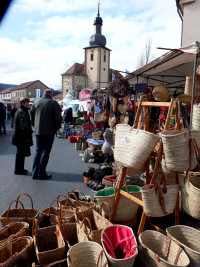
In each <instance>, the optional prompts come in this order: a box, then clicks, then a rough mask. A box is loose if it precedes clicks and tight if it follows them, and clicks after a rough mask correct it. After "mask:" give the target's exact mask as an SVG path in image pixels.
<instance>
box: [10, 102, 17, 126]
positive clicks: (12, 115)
mask: <svg viewBox="0 0 200 267" xmlns="http://www.w3.org/2000/svg"><path fill="white" fill-rule="evenodd" d="M16 111H17V107H16V106H13V108H12V109H11V111H10V115H11V127H12V128H13V121H14V117H15V112H16Z"/></svg>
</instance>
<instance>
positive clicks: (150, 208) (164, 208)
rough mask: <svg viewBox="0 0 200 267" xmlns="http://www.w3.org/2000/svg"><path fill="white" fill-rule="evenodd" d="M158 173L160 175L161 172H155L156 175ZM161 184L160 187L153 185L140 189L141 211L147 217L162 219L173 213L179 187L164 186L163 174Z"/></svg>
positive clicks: (176, 185)
mask: <svg viewBox="0 0 200 267" xmlns="http://www.w3.org/2000/svg"><path fill="white" fill-rule="evenodd" d="M159 173H161V174H162V172H157V174H156V175H158V174H159ZM162 182H164V184H163V185H162V186H161V185H158V184H157V183H155V184H148V185H144V186H143V187H142V200H143V209H144V212H145V214H146V215H147V216H151V217H163V216H166V215H168V214H170V213H173V211H174V208H175V206H176V201H177V197H178V193H179V185H178V184H173V185H166V182H165V177H164V175H163V174H162ZM162 201H163V202H162Z"/></svg>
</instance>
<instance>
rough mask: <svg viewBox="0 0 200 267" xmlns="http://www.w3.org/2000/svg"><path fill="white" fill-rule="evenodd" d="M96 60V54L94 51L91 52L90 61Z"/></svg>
mask: <svg viewBox="0 0 200 267" xmlns="http://www.w3.org/2000/svg"><path fill="white" fill-rule="evenodd" d="M93 60H94V53H93V49H91V50H90V61H93Z"/></svg>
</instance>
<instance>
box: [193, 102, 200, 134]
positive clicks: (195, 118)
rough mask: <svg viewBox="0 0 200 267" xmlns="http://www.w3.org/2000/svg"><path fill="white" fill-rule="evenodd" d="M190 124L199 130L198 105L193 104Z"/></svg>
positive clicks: (199, 115) (199, 112)
mask: <svg viewBox="0 0 200 267" xmlns="http://www.w3.org/2000/svg"><path fill="white" fill-rule="evenodd" d="M192 126H193V128H194V130H198V131H200V106H199V105H193V116H192Z"/></svg>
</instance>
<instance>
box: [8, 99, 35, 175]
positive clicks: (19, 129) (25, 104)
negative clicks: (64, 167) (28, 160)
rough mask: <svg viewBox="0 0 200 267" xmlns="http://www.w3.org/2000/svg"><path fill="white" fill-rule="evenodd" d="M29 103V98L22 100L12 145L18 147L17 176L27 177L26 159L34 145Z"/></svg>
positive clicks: (16, 159) (14, 124) (15, 120)
mask: <svg viewBox="0 0 200 267" xmlns="http://www.w3.org/2000/svg"><path fill="white" fill-rule="evenodd" d="M29 102H30V100H29V99H28V98H22V99H21V100H20V107H19V109H18V110H17V111H16V113H15V117H14V123H13V126H14V131H13V138H12V144H13V145H15V146H16V147H17V153H16V157H15V170H14V173H15V174H21V175H25V174H27V173H28V171H27V170H26V169H24V163H25V157H29V156H30V155H31V150H30V146H32V145H33V139H32V133H33V131H32V127H31V120H30V115H29V111H28V110H29Z"/></svg>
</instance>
